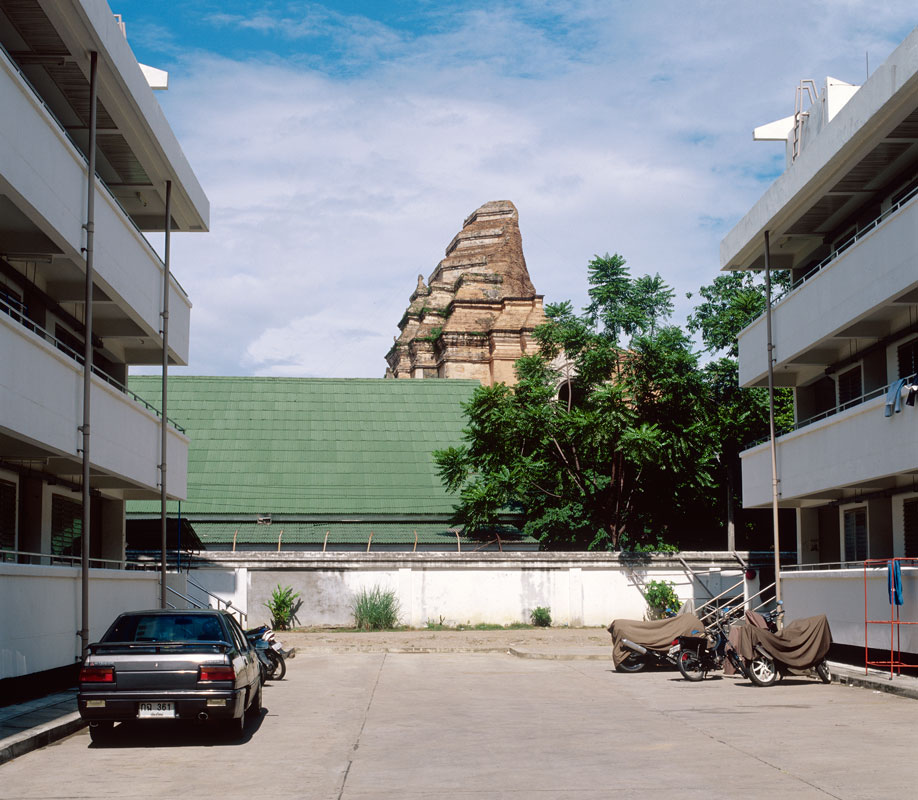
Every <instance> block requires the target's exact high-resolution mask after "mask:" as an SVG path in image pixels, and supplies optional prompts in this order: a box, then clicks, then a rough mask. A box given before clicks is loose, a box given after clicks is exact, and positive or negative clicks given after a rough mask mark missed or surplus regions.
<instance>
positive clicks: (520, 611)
mask: <svg viewBox="0 0 918 800" xmlns="http://www.w3.org/2000/svg"><path fill="white" fill-rule="evenodd" d="M247 555H248V556H249V557H250V558H252V559H253V560H252V561H249V562H248V563H246V565H245V566H240V567H236V568H234V569H233V568H230V569H220V568H219V567H217V565H216V564H215V565H213V566H211V567H206V568H203V567H202V568H200V569H194V570H192V571H191V573H190V575H191V578H192V579H193V580H194V581H196V582H198V583H201V584H202V585H205V586H207V587H208V588H211V590H212V591H214V592H215V593H216V594H219V595H220V596H221V598H223V599H226V600H231V601H232V602H233V604H234V605H236V606H237V607H239V608H241V609H243V610H245V611H247V612H248V622H247V624H248V625H249V626H254V625H257V624H260V623H262V622H269V621H270V614H269V612H268V610H267V608H266V607H265V603H267V601H268V600H269V599H270V596H271V592H272V590H273V589H274V588H275V587H276V586H277V585H281V586H292V587H293V589H294V590H295V591H298V592H300V595H301V599H302V606H301V608H300V611H299V612H298V614H297V623H298V624H299V625H301V626H347V625H350V624H352V623H353V616H352V614H351V606H352V603H353V599H354V595H355V594H356V593H357V592H360V591H361V590H363V589H373V588H374V587H376V586H378V587H380V588H382V589H383V590H392V591H394V592H395V593H396V597H397V599H398V601H399V606H400V609H401V615H400V620H401V622H402V623H403V624H405V625H409V626H411V627H418V628H421V627H424V626H425V625H426V623H427V622H428V621H432V622H435V623H438V622H440V619H441V617H442V619H443V622H444V623H445V624H449V625H457V624H468V623H471V624H476V623H495V624H501V625H508V624H511V623H514V622H529V614H530V612H531V611H532V609H533V608H535V607H536V606H547V607H549V608H550V609H551V615H552V620H553V623H554V624H556V625H571V626H581V625H584V626H598V625H602V626H605V625H608V624H609V623H610V622H611V621H612V620H613V619H614V618H630V619H643V618H644V616H645V614H646V613H647V603H646V602H645V600H644V598H643V596H642V594H641V591H640V587H641V586H642V585H643V584H644V583H645V582H647V581H650V580H667V581H672V582H673V583H674V584H675V590H676V593H677V594H678V595H679V597H680V598H681V599H683V600H686V599H694V600H695V602H696V604H700V603H702V602H703V601H704V600H706V599H708V598H709V597H710V596H711V595H716V594H719V593H720V592H721V591H723V590H725V589H727V588H728V587H730V586H732V585H734V584H736V583H738V582H740V581H741V580H742V574H741V573H740V571H739V570H738V569H737V568H736V567H728V568H727V569H725V570H723V571H721V570H719V569H717V570H716V571H714V572H709V570H710V565H702V566H699V565H694V566H693V569H694V570H695V571H696V572H699V573H704V583H705V586H706V587H707V591H706V590H705V588H703V587H701V586H700V585H699V583H698V581H695V580H693V579H692V578H691V577H690V576H689V575H688V574H687V573H686V572H685V570H684V569H683V568H682V567H681V566H680V565H678V564H673V563H672V562H671V561H670V562H667V563H663V564H653V563H651V564H649V565H641V566H634V567H630V566H623V565H622V564H620V563H619V562H618V561H617V559H616V558H615V557H614V555H613V556H612V557H611V558H609V559H606V560H602V559H598V563H597V559H592V560H591V559H583V560H579V559H569V558H566V557H565V556H566V554H563V553H556V554H527V555H535V556H540V557H538V558H527V559H518V558H514V557H509V558H505V557H502V554H493V555H494V556H495V557H494V558H480V557H473V558H453V559H444V558H443V554H442V553H436V554H422V553H416V554H400V555H399V556H397V557H392V558H387V557H385V556H383V557H381V558H379V559H373V560H366V559H359V558H348V557H346V556H344V557H336V558H333V559H329V558H322V556H323V554H316V555H315V557H314V558H311V559H308V558H307V559H304V558H300V559H298V560H296V561H293V562H292V563H286V564H285V563H283V560H282V559H271V558H267V557H265V560H264V561H262V562H261V563H258V558H259V556H265V554H258V553H250V554H247ZM325 555H327V556H331V555H333V554H325ZM334 555H335V556H341V555H342V554H334ZM221 560H222V559H221ZM227 560H229V559H227ZM307 561H308V562H309V563H308V564H307V563H306V562H307ZM450 561H452V563H449V562H450ZM288 562H289V560H288ZM323 562H324V563H323ZM591 562H592V563H591ZM733 563H734V564H735V563H736V562H733ZM230 575H232V576H233V580H230V579H229V576H230ZM216 587H222V589H221V588H216ZM743 590H744V587H743V586H742V585H741V586H740V587H739V589H738V590H737V591H738V592H739V593H740V594H742V592H743ZM752 591H753V592H754V591H755V589H753V590H752Z"/></svg>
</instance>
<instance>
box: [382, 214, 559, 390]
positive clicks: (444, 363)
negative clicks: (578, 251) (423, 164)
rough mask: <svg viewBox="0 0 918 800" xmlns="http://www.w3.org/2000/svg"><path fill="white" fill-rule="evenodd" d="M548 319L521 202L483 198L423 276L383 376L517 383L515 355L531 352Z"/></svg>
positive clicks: (400, 326)
mask: <svg viewBox="0 0 918 800" xmlns="http://www.w3.org/2000/svg"><path fill="white" fill-rule="evenodd" d="M544 320H545V315H544V313H543V311H542V296H541V295H537V294H536V293H535V287H534V286H533V285H532V281H531V280H530V278H529V271H528V270H527V269H526V259H525V258H524V256H523V240H522V237H521V236H520V227H519V214H518V212H517V210H516V206H514V205H513V203H511V202H510V201H509V200H496V201H492V202H490V203H485V204H484V205H483V206H481V208H479V209H477V210H476V211H474V212H472V214H470V215H469V216H468V217H467V218H466V220H465V222H464V223H463V225H462V230H461V231H459V233H457V234H456V235H455V236H454V237H453V240H452V241H451V242H450V243H449V246H448V247H447V248H446V257H445V258H444V259H443V260H442V261H441V262H440V263H439V264H437V266H436V268H435V269H434V271H433V273H432V274H431V276H430V279H429V280H428V282H427V285H425V284H424V280H423V276H421V275H419V276H418V285H417V288H416V289H415V290H414V292H413V293H412V295H411V300H410V304H409V306H408V309H407V311H405V314H404V315H403V316H402V319H401V322H399V328H400V330H401V335H400V336H398V337H396V340H395V344H394V345H393V346H392V349H391V350H390V351H389V352H388V354H387V355H386V361H387V362H388V364H389V368H388V369H387V370H386V377H391V378H478V379H479V380H480V381H481V382H482V383H483V384H485V385H491V384H492V383H499V382H504V383H508V384H512V383H515V382H516V376H515V374H514V372H513V362H514V361H516V359H518V358H519V357H520V356H522V355H524V354H527V353H531V352H534V350H535V346H534V344H533V341H532V330H533V328H535V326H536V325H539V324H540V323H542V322H544Z"/></svg>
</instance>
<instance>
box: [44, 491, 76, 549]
mask: <svg viewBox="0 0 918 800" xmlns="http://www.w3.org/2000/svg"><path fill="white" fill-rule="evenodd" d="M82 531H83V507H82V506H81V505H80V504H79V503H77V502H74V501H73V500H68V499H67V498H66V497H62V496H61V495H59V494H56V495H53V496H52V497H51V554H52V555H55V556H76V555H80V539H81V538H82Z"/></svg>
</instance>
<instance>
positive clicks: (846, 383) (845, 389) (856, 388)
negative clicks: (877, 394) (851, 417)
mask: <svg viewBox="0 0 918 800" xmlns="http://www.w3.org/2000/svg"><path fill="white" fill-rule="evenodd" d="M863 394H864V384H863V380H862V378H861V365H860V364H858V365H857V366H856V367H852V368H851V369H849V370H848V371H847V372H842V373H840V374H839V376H838V407H839V408H842V409H844V408H847V407H848V406H849V405H854V401H855V400H857V401H858V402H859V401H860V398H861V395H863Z"/></svg>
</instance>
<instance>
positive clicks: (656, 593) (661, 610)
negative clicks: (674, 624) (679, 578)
mask: <svg viewBox="0 0 918 800" xmlns="http://www.w3.org/2000/svg"><path fill="white" fill-rule="evenodd" d="M673 586H674V584H673V582H672V581H648V582H647V584H646V586H645V587H644V599H645V600H646V601H647V605H648V606H650V615H651V617H653V618H655V619H659V618H660V617H663V616H667V615H672V614H675V613H676V612H677V611H678V610H679V609H680V608H681V607H682V601H681V600H680V599H679V597H678V596H677V595H676V591H675V589H673Z"/></svg>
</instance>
